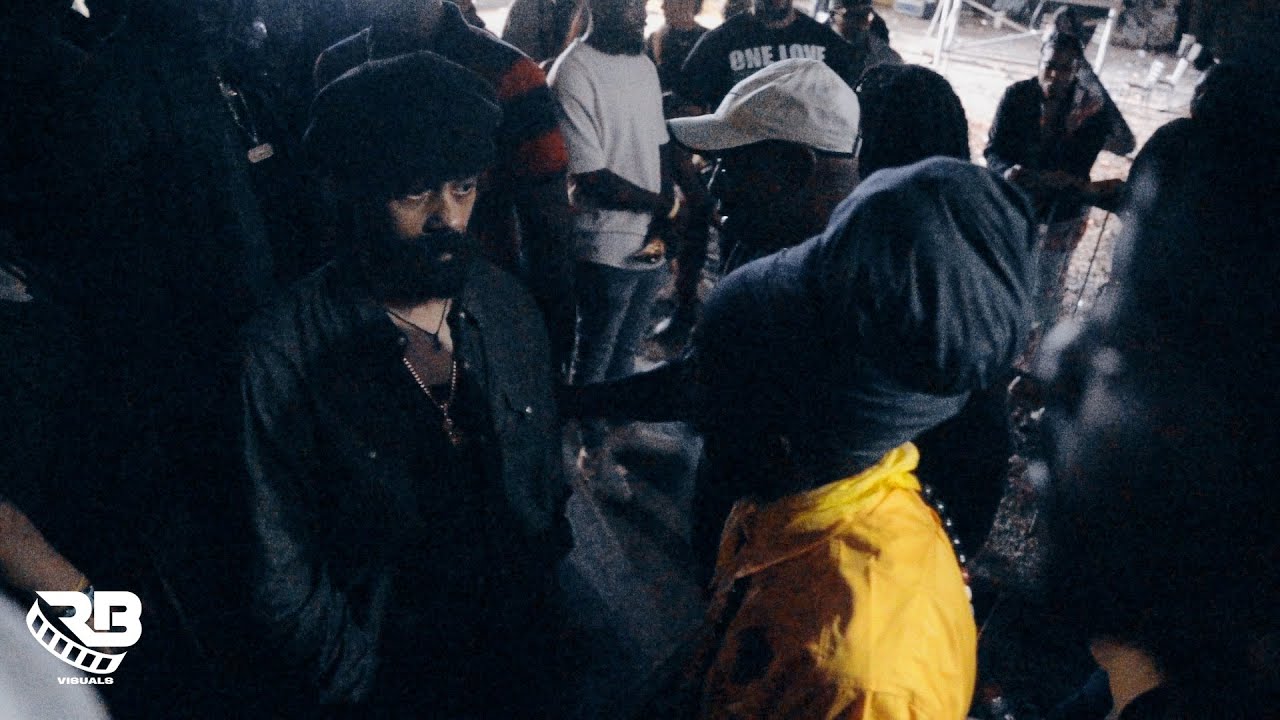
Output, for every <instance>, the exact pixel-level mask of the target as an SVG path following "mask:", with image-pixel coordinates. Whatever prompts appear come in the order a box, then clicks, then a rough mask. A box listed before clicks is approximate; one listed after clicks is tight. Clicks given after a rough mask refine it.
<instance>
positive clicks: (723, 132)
mask: <svg viewBox="0 0 1280 720" xmlns="http://www.w3.org/2000/svg"><path fill="white" fill-rule="evenodd" d="M667 127H668V128H669V129H670V131H671V136H672V137H673V138H675V140H676V142H678V143H680V144H681V145H683V146H685V147H687V148H689V149H690V150H694V151H698V152H716V151H719V150H729V149H731V148H736V147H742V146H743V145H750V144H751V143H754V142H759V141H760V140H763V139H764V138H760V137H757V136H756V135H755V134H750V133H745V132H742V131H741V130H738V129H737V128H735V127H733V126H731V125H730V124H729V123H727V122H725V120H724V118H721V117H718V116H717V115H715V114H714V113H713V114H711V115H699V116H698V117H691V118H674V119H671V120H668V121H667Z"/></svg>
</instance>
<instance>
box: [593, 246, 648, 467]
mask: <svg viewBox="0 0 1280 720" xmlns="http://www.w3.org/2000/svg"><path fill="white" fill-rule="evenodd" d="M665 276H666V273H663V272H658V271H657V269H655V270H623V269H620V268H615V267H610V266H608V265H599V264H596V263H587V262H583V263H578V265H577V268H576V269H575V277H574V283H575V287H576V292H577V296H578V328H577V348H576V350H575V356H574V363H573V365H574V367H573V382H574V383H575V384H577V385H586V384H590V383H598V382H603V381H605V380H615V379H617V378H621V377H626V376H627V375H630V374H631V373H633V372H634V371H635V357H636V353H637V351H638V350H639V346H640V341H641V339H643V338H644V335H645V330H647V329H648V327H649V320H650V314H651V312H652V309H653V301H654V296H655V295H657V292H658V287H659V286H660V285H661V283H662V281H663V279H664V278H665ZM604 435H605V425H604V423H603V422H600V421H589V422H584V423H583V430H582V436H583V444H585V445H586V446H587V447H589V448H598V447H600V445H602V444H603V442H604Z"/></svg>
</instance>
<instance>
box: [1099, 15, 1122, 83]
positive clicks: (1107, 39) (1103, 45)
mask: <svg viewBox="0 0 1280 720" xmlns="http://www.w3.org/2000/svg"><path fill="white" fill-rule="evenodd" d="M1118 17H1120V8H1118V7H1116V6H1115V5H1112V6H1111V10H1110V11H1109V12H1107V24H1106V25H1104V26H1103V28H1102V39H1101V40H1099V41H1098V54H1097V55H1096V56H1094V58H1093V70H1094V72H1097V73H1099V74H1101V73H1102V63H1104V62H1106V60H1107V48H1108V47H1109V46H1110V45H1111V31H1112V30H1114V29H1115V26H1116V18H1118Z"/></svg>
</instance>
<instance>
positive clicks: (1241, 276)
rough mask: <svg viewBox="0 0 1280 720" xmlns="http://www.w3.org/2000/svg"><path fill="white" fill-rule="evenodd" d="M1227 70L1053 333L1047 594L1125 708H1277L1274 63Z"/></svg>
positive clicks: (1149, 168) (1165, 134) (1215, 78)
mask: <svg viewBox="0 0 1280 720" xmlns="http://www.w3.org/2000/svg"><path fill="white" fill-rule="evenodd" d="M1218 73H1219V69H1218V68H1215V69H1214V71H1212V72H1211V73H1210V75H1209V77H1207V78H1206V80H1205V85H1206V86H1207V87H1206V88H1205V90H1204V92H1203V95H1202V98H1201V100H1200V101H1199V102H1197V104H1196V105H1195V106H1194V107H1193V117H1192V118H1191V119H1189V120H1176V121H1174V122H1172V123H1170V124H1169V125H1166V126H1165V127H1163V128H1161V129H1160V130H1158V131H1157V132H1156V133H1155V134H1154V135H1153V136H1152V138H1151V140H1150V141H1149V142H1148V143H1147V145H1146V146H1145V147H1144V148H1143V150H1142V152H1141V153H1139V155H1138V158H1137V160H1136V161H1135V162H1134V165H1133V170H1132V172H1131V173H1130V180H1129V187H1130V192H1129V202H1128V205H1127V206H1126V208H1125V211H1124V219H1125V225H1124V230H1123V231H1122V233H1121V235H1120V237H1119V238H1118V240H1117V248H1116V261H1115V262H1116V265H1115V267H1116V272H1115V276H1116V279H1117V282H1118V288H1117V291H1116V293H1115V294H1114V295H1113V296H1111V300H1110V301H1109V302H1108V303H1106V304H1104V305H1101V306H1099V308H1098V311H1097V314H1096V315H1095V317H1093V318H1091V319H1090V320H1089V321H1088V322H1087V323H1085V324H1084V325H1083V327H1067V328H1062V329H1059V330H1057V331H1055V333H1054V334H1053V335H1052V336H1051V337H1050V338H1049V339H1048V340H1046V343H1045V350H1044V354H1043V357H1042V359H1041V362H1040V364H1039V367H1038V368H1037V370H1038V372H1039V374H1040V375H1042V377H1044V378H1045V379H1046V380H1047V381H1048V383H1049V392H1048V397H1049V398H1050V403H1049V406H1048V409H1047V411H1046V415H1045V417H1046V421H1047V423H1048V438H1049V440H1050V450H1051V453H1050V457H1049V468H1050V470H1051V478H1052V481H1053V497H1054V500H1055V505H1054V508H1053V510H1054V512H1053V514H1052V515H1051V516H1050V528H1051V533H1050V535H1049V538H1048V540H1049V541H1050V542H1051V545H1050V550H1051V556H1050V560H1051V562H1050V564H1049V566H1048V568H1047V570H1046V572H1047V577H1048V580H1049V581H1050V586H1049V588H1048V594H1049V597H1050V598H1052V599H1053V601H1054V606H1055V608H1056V609H1057V610H1058V611H1059V612H1061V613H1062V614H1063V615H1064V616H1065V617H1066V618H1067V619H1068V620H1070V621H1071V623H1072V625H1073V626H1074V627H1075V628H1076V629H1078V630H1079V631H1080V633H1081V636H1082V639H1085V640H1087V641H1089V643H1090V649H1091V650H1092V653H1093V655H1094V658H1095V659H1096V660H1097V661H1098V663H1099V664H1100V666H1101V667H1102V668H1103V669H1104V670H1106V671H1107V676H1108V681H1109V689H1110V695H1111V696H1112V699H1113V701H1114V707H1113V709H1112V714H1113V716H1116V717H1119V718H1122V719H1123V720H1136V719H1139V718H1141V719H1144V720H1145V719H1147V718H1161V719H1163V718H1191V717H1196V718H1200V717H1213V718H1224V719H1227V720H1230V719H1234V718H1241V719H1243V718H1264V717H1265V718H1270V717H1275V716H1276V708H1277V707H1280V674H1278V673H1277V668H1280V622H1278V621H1277V618H1276V615H1275V612H1274V609H1275V607H1277V605H1278V604H1280V577H1278V576H1277V564H1276V562H1275V558H1276V557H1277V556H1280V541H1278V539H1277V535H1276V533H1275V531H1274V528H1275V527H1276V524H1277V519H1278V518H1277V507H1280V503H1278V501H1280V494H1278V493H1277V490H1276V485H1275V483H1274V480H1273V476H1274V472H1273V471H1272V468H1273V467H1274V466H1275V464H1276V462H1277V459H1278V458H1277V457H1276V449H1277V448H1280V442H1278V438H1277V437H1276V436H1275V435H1276V432H1275V428H1276V425H1275V423H1274V419H1273V415H1274V412H1275V408H1276V406H1277V404H1278V403H1280V397H1277V388H1278V387H1280V382H1277V380H1280V378H1277V377H1275V368H1276V364H1275V362H1274V358H1275V356H1276V353H1277V336H1276V331H1275V317H1276V315H1277V313H1280V306H1278V304H1277V298H1276V294H1275V291H1274V285H1275V278H1276V277H1277V273H1280V267H1277V258H1280V254H1278V253H1277V252H1276V250H1277V247H1276V238H1277V237H1280V224H1278V223H1277V216H1276V214H1275V212H1274V211H1273V208H1272V205H1271V200H1272V198H1274V196H1275V194H1276V192H1277V190H1280V175H1278V174H1277V167H1276V165H1275V162H1274V158H1275V157H1276V155H1277V153H1278V152H1280V147H1278V144H1277V140H1276V136H1275V133H1274V132H1273V130H1272V128H1274V127H1275V124H1276V123H1277V122H1278V121H1280V113H1278V112H1277V104H1276V102H1275V99H1274V97H1272V96H1270V95H1259V94H1256V93H1241V92H1240V89H1241V88H1243V87H1260V86H1274V85H1275V83H1276V82H1277V77H1276V73H1275V70H1274V66H1268V65H1266V64H1263V63H1244V62H1242V63H1240V64H1232V65H1230V66H1224V67H1222V68H1221V75H1219V74H1218Z"/></svg>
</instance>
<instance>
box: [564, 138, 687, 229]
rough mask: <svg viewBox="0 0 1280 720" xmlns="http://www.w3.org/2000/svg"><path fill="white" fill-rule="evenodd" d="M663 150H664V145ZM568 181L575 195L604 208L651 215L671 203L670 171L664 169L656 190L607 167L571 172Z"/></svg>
mask: <svg viewBox="0 0 1280 720" xmlns="http://www.w3.org/2000/svg"><path fill="white" fill-rule="evenodd" d="M664 148H665V146H664ZM663 152H664V154H665V149H664V150H663ZM572 182H573V195H574V196H575V197H576V198H581V199H584V200H588V201H590V202H591V204H592V205H595V206H596V207H600V208H604V209H606V210H631V211H633V212H645V213H652V214H653V216H654V218H665V217H666V216H667V215H668V214H670V212H671V210H672V208H673V206H674V204H675V199H674V196H673V194H672V191H671V179H670V175H669V174H667V173H665V172H664V173H663V188H662V190H661V191H659V192H656V193H655V192H649V191H648V190H645V189H644V188H642V187H640V186H639V185H636V184H635V183H633V182H631V181H629V180H627V179H626V178H623V177H620V176H618V175H616V174H615V173H614V172H613V171H611V170H609V169H608V168H601V169H599V170H593V171H591V172H588V173H581V174H578V175H574V176H573V177H572Z"/></svg>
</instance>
